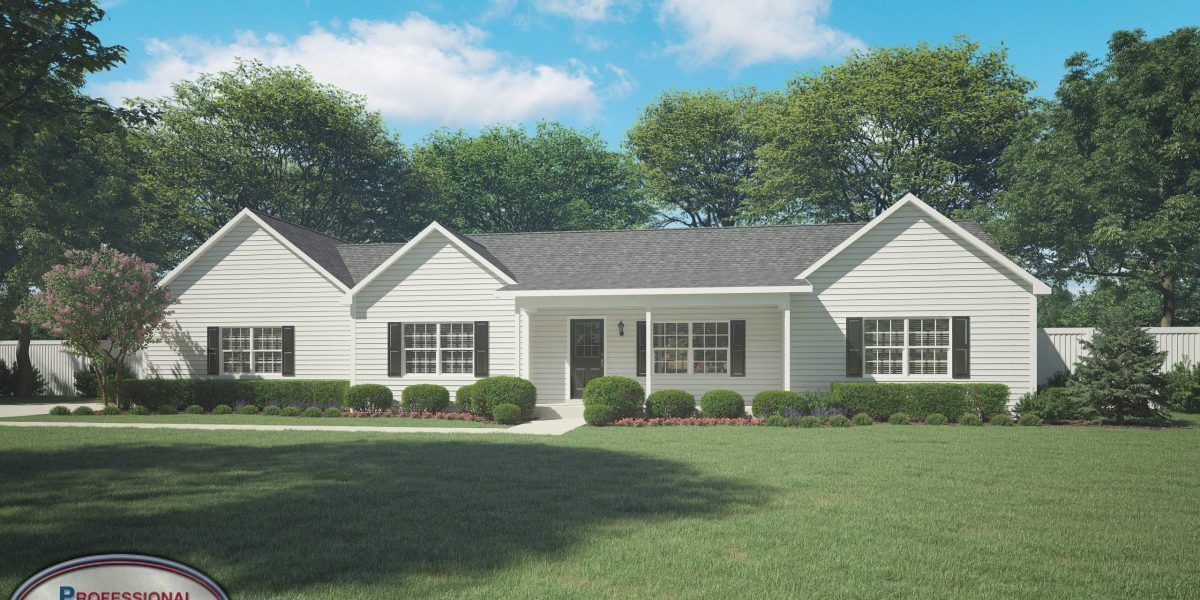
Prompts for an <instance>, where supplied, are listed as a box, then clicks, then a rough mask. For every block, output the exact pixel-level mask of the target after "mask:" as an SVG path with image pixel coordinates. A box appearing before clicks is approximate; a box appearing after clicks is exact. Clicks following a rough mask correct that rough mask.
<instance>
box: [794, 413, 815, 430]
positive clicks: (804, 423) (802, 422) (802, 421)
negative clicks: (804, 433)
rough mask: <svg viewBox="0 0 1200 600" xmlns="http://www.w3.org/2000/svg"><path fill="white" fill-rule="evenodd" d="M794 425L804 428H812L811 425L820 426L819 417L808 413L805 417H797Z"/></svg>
mask: <svg viewBox="0 0 1200 600" xmlns="http://www.w3.org/2000/svg"><path fill="white" fill-rule="evenodd" d="M796 426H797V427H803V428H805V429H812V428H813V427H820V426H821V417H815V416H813V415H808V416H807V417H800V418H799V419H797V420H796Z"/></svg>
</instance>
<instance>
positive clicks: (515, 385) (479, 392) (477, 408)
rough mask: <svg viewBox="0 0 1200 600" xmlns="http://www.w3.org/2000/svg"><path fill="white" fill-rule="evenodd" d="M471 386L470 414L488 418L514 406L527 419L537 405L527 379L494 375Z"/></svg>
mask: <svg viewBox="0 0 1200 600" xmlns="http://www.w3.org/2000/svg"><path fill="white" fill-rule="evenodd" d="M472 385H473V386H474V387H473V388H472V389H471V412H473V413H475V414H477V415H484V416H489V417H490V416H492V407H494V406H499V405H501V404H515V405H516V406H517V408H520V409H521V416H522V417H528V416H529V415H530V413H532V412H533V407H534V405H536V404H537V388H536V387H534V385H533V383H531V382H530V381H529V380H527V379H521V378H520V377H513V376H511V375H496V376H493V377H484V378H483V379H480V380H479V381H476V382H475V383H474V384H472ZM585 404H586V401H585ZM639 406H640V404H639Z"/></svg>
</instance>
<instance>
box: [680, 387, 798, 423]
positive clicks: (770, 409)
mask: <svg viewBox="0 0 1200 600" xmlns="http://www.w3.org/2000/svg"><path fill="white" fill-rule="evenodd" d="M656 393H657V392H656ZM807 408H808V407H805V406H804V404H803V396H801V395H800V394H799V393H797V392H789V391H786V390H768V391H765V392H759V393H757V394H755V395H754V399H753V400H752V401H751V402H750V412H751V414H753V415H754V416H756V417H769V416H771V415H782V414H786V413H787V412H788V410H789V409H791V410H796V411H798V412H804V411H806V410H807Z"/></svg>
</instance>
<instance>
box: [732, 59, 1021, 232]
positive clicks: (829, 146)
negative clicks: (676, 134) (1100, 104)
mask: <svg viewBox="0 0 1200 600" xmlns="http://www.w3.org/2000/svg"><path fill="white" fill-rule="evenodd" d="M1007 58H1008V57H1007V52H1006V51H1005V50H1004V49H1003V48H1000V49H995V50H988V51H981V50H980V45H979V44H978V43H976V42H972V41H969V40H967V39H965V38H961V37H960V38H955V40H954V41H953V42H952V43H950V44H948V45H944V46H928V45H925V44H920V45H918V46H916V47H913V48H908V47H897V48H882V49H877V50H872V51H870V52H866V53H860V54H855V55H853V56H851V57H850V58H849V59H847V61H846V62H845V63H843V64H841V65H837V66H831V67H825V68H823V69H821V70H820V71H819V72H817V73H815V74H808V75H802V76H800V77H798V78H796V79H794V80H792V81H791V82H790V83H789V84H788V88H787V90H786V92H785V93H783V94H782V95H781V96H779V97H776V98H774V99H773V100H770V101H769V102H768V104H767V105H766V107H767V108H768V109H770V110H764V111H763V114H762V117H761V118H760V119H759V120H758V121H757V122H758V125H757V127H758V129H759V131H760V134H759V135H761V137H762V139H763V146H762V148H760V149H759V151H758V157H759V161H758V163H759V164H758V166H759V179H760V181H759V182H756V183H755V185H754V186H753V187H754V189H755V190H756V197H757V199H756V202H755V206H754V208H753V209H752V210H753V212H754V214H755V215H756V216H758V217H759V218H760V219H763V220H771V221H776V222H793V221H818V222H820V221H862V220H867V219H870V218H872V217H874V216H876V215H878V214H879V213H881V212H883V211H884V210H886V209H887V207H888V206H890V205H891V204H892V202H894V201H896V200H898V199H900V198H901V197H903V196H904V195H905V194H906V193H909V192H911V193H914V194H916V195H918V196H920V197H921V199H922V200H924V201H926V202H928V203H929V204H930V205H931V206H933V207H934V208H936V209H938V210H939V211H941V212H942V213H945V214H947V215H951V216H955V217H964V216H967V215H969V214H971V212H972V211H973V210H974V209H976V208H977V207H979V206H981V205H987V204H988V203H990V202H991V200H992V197H993V196H994V195H995V193H996V192H997V190H998V189H999V182H998V180H997V178H996V175H995V167H996V164H997V161H998V159H999V158H1000V155H1001V153H1002V152H1003V151H1004V149H1005V147H1006V146H1007V145H1008V143H1009V140H1010V139H1011V138H1012V135H1013V134H1014V132H1015V131H1016V126H1017V123H1018V122H1019V121H1020V119H1021V118H1022V117H1023V116H1025V114H1027V113H1028V111H1029V109H1030V100H1029V99H1028V98H1027V96H1026V94H1027V93H1028V92H1029V91H1030V90H1031V89H1032V87H1033V83H1032V82H1031V81H1029V80H1028V79H1025V78H1024V77H1020V76H1018V75H1017V74H1016V73H1014V71H1013V68H1012V66H1011V65H1010V64H1009V63H1008V61H1007Z"/></svg>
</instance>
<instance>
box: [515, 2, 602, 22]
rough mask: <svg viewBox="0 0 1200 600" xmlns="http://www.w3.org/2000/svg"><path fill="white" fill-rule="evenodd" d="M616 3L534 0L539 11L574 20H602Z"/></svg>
mask: <svg viewBox="0 0 1200 600" xmlns="http://www.w3.org/2000/svg"><path fill="white" fill-rule="evenodd" d="M615 4H616V3H615V2H614V1H613V0H536V1H535V2H534V6H536V7H537V9H538V10H539V11H542V12H545V13H550V14H554V15H559V16H563V17H568V18H571V19H575V20H576V21H604V20H607V19H608V18H609V17H610V16H611V15H610V13H609V11H610V10H611V9H612V8H613V6H614V5H615Z"/></svg>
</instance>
